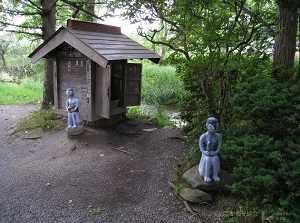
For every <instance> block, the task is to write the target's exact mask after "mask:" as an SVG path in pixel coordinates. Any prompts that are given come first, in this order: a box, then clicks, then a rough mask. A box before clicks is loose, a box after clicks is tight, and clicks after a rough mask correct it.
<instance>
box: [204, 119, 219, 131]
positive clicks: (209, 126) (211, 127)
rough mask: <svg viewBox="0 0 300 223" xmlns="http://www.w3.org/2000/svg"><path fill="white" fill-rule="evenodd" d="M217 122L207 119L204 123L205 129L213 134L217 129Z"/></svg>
mask: <svg viewBox="0 0 300 223" xmlns="http://www.w3.org/2000/svg"><path fill="white" fill-rule="evenodd" d="M218 125H219V124H218V120H217V119H216V118H213V117H211V118H208V119H207V122H206V128H207V130H208V131H209V132H211V133H214V132H216V131H217V129H218Z"/></svg>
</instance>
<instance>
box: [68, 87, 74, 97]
mask: <svg viewBox="0 0 300 223" xmlns="http://www.w3.org/2000/svg"><path fill="white" fill-rule="evenodd" d="M66 94H67V95H68V96H69V97H71V96H74V90H73V89H72V88H68V89H67V91H66Z"/></svg>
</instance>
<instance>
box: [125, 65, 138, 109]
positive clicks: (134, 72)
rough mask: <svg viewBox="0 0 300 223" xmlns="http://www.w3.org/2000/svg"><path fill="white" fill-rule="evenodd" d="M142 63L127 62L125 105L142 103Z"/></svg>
mask: <svg viewBox="0 0 300 223" xmlns="http://www.w3.org/2000/svg"><path fill="white" fill-rule="evenodd" d="M141 90H142V64H135V63H127V64H126V69H125V89H124V106H125V107H127V106H136V105H141Z"/></svg>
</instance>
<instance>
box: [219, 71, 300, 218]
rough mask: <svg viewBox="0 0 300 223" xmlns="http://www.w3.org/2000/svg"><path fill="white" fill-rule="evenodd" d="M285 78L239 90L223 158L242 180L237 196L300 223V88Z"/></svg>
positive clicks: (250, 82) (259, 80)
mask: <svg viewBox="0 0 300 223" xmlns="http://www.w3.org/2000/svg"><path fill="white" fill-rule="evenodd" d="M282 78H283V77H281V78H278V77H277V78H273V77H268V76H259V77H254V78H248V79H247V82H243V83H240V84H239V85H238V86H237V88H236V94H235V96H234V97H233V98H232V101H231V103H232V105H233V109H232V112H231V115H232V116H233V122H232V123H231V125H230V128H228V129H227V131H226V132H224V144H223V150H222V156H223V159H224V160H225V161H226V162H228V163H231V164H232V166H231V167H232V168H233V174H234V176H235V178H236V180H237V182H236V183H235V184H234V185H233V186H232V187H231V190H232V191H233V192H235V193H237V194H240V195H242V196H243V197H244V198H245V199H247V200H249V201H251V202H253V203H254V204H255V205H256V206H257V207H260V208H262V210H264V209H265V208H267V207H271V209H274V210H277V209H278V208H282V209H283V210H284V211H289V212H290V213H292V214H290V216H288V217H289V218H293V219H294V220H296V219H298V221H299V218H300V212H299V210H300V205H299V203H298V202H297V200H299V198H300V189H299V186H298V185H299V183H300V180H299V174H300V162H299V156H300V138H299V135H300V128H299V123H300V106H299V104H300V85H299V79H297V78H295V79H292V80H288V81H285V82H283V81H282Z"/></svg>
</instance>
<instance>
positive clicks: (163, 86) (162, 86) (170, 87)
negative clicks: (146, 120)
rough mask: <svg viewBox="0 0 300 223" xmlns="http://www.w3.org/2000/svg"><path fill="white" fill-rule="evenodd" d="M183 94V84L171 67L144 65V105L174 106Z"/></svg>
mask: <svg viewBox="0 0 300 223" xmlns="http://www.w3.org/2000/svg"><path fill="white" fill-rule="evenodd" d="M183 94H184V87H183V82H182V81H181V80H180V77H179V76H178V75H177V74H176V69H175V68H174V67H172V66H159V65H156V64H150V63H144V64H143V75H142V101H143V103H145V104H159V105H176V104H177V103H178V101H179V100H180V99H181V98H182V96H183Z"/></svg>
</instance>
